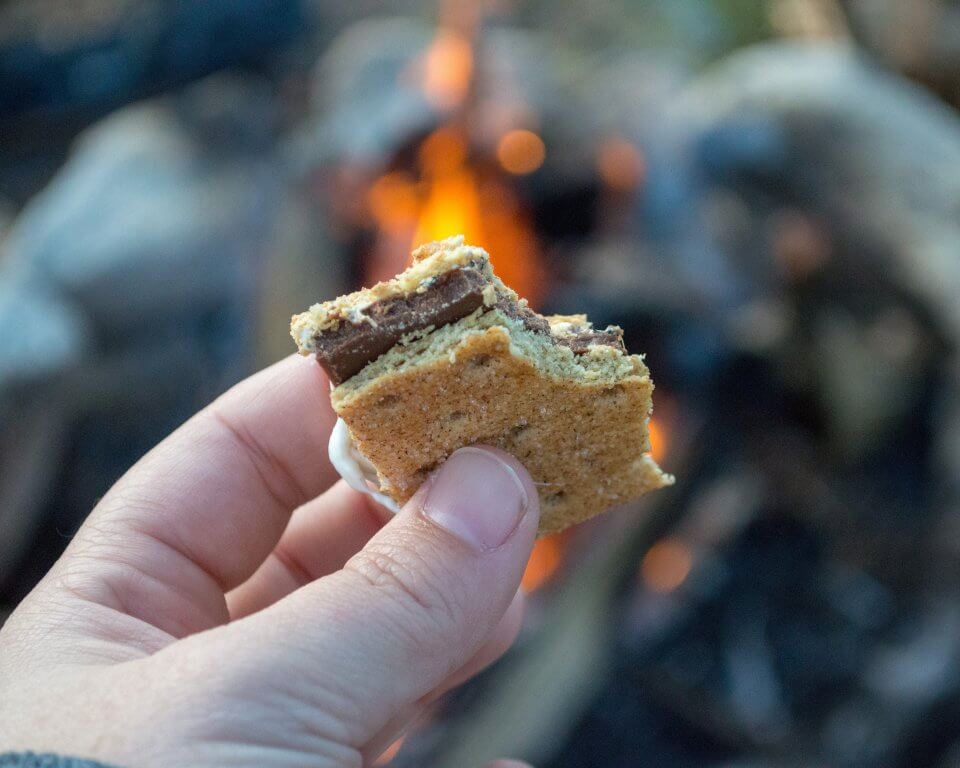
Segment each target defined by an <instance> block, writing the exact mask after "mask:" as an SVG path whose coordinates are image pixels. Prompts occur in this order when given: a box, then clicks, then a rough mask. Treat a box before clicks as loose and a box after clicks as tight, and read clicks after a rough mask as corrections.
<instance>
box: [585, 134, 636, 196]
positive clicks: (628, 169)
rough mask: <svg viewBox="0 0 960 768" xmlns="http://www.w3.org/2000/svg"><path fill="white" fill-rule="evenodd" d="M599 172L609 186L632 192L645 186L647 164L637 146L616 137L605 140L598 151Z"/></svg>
mask: <svg viewBox="0 0 960 768" xmlns="http://www.w3.org/2000/svg"><path fill="white" fill-rule="evenodd" d="M597 172H598V173H599V174H600V178H601V179H603V181H604V183H605V184H606V185H607V186H609V187H611V188H613V189H617V190H621V191H630V190H633V189H636V188H637V187H639V186H641V185H642V184H643V180H644V178H645V176H646V173H647V164H646V161H645V160H644V157H643V154H642V153H641V152H640V149H639V148H638V147H637V146H636V145H635V144H633V143H631V142H629V141H627V140H626V139H624V138H621V137H619V136H614V137H612V138H609V139H607V140H605V141H604V142H603V143H602V144H601V145H600V148H599V149H598V151H597Z"/></svg>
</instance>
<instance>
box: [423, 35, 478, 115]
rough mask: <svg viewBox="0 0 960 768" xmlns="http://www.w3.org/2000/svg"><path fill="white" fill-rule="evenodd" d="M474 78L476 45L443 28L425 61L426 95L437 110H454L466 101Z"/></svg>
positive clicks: (424, 90)
mask: <svg viewBox="0 0 960 768" xmlns="http://www.w3.org/2000/svg"><path fill="white" fill-rule="evenodd" d="M472 78H473V46H471V44H470V40H469V39H468V38H467V37H465V36H464V35H462V34H460V33H459V32H455V31H453V30H450V29H440V30H438V31H437V36H436V37H435V38H434V40H433V42H432V43H431V44H430V47H429V48H428V49H427V52H426V55H425V56H424V62H423V82H422V88H423V93H424V95H425V96H426V97H427V100H428V101H429V102H430V103H431V104H432V105H433V106H434V107H436V108H437V109H441V110H452V109H455V108H456V107H458V106H459V105H460V104H462V103H463V102H464V100H465V99H466V97H467V93H468V91H469V90H470V81H471V79H472Z"/></svg>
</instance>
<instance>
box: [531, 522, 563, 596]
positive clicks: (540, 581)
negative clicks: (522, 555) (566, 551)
mask: <svg viewBox="0 0 960 768" xmlns="http://www.w3.org/2000/svg"><path fill="white" fill-rule="evenodd" d="M561 538H562V537H561V536H560V535H559V534H556V535H553V536H547V537H546V538H543V539H540V540H539V541H538V542H537V543H536V544H534V545H533V552H532V554H531V555H530V561H529V562H528V563H527V570H526V571H524V573H523V580H522V581H521V582H520V587H521V588H522V589H523V591H524V592H528V593H529V592H533V591H535V590H537V589H539V588H540V587H542V586H543V585H544V584H546V583H547V582H548V581H550V579H551V578H552V577H553V575H554V574H555V573H556V572H557V569H558V568H559V567H560V563H562V562H563V542H562V541H561Z"/></svg>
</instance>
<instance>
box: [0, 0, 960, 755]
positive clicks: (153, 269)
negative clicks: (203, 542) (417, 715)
mask: <svg viewBox="0 0 960 768" xmlns="http://www.w3.org/2000/svg"><path fill="white" fill-rule="evenodd" d="M384 8H385V4H382V3H376V2H372V1H370V0H352V1H351V2H341V1H340V0H205V2H189V1H188V0H73V2H70V3H64V2H61V1H60V0H8V1H7V2H6V3H4V4H3V5H2V6H0V137H2V139H0V621H2V619H3V616H5V615H6V614H7V613H8V612H9V611H10V610H12V608H13V607H14V606H15V605H16V604H17V602H18V601H19V600H20V599H21V598H22V597H23V595H24V594H25V593H26V592H27V591H28V590H29V589H30V587H31V586H32V585H33V584H34V583H35V582H36V580H37V579H38V578H39V577H40V576H41V575H42V574H43V573H44V572H45V571H46V570H47V568H48V567H49V566H50V565H51V563H52V562H53V561H54V559H55V558H56V557H57V555H58V554H59V552H60V551H61V550H62V548H63V547H64V546H65V544H66V542H67V540H68V539H69V537H70V535H71V533H72V532H73V531H74V530H76V528H77V526H78V525H79V524H80V522H81V521H82V520H83V518H84V516H85V515H86V514H87V513H88V511H89V510H90V509H91V507H92V506H93V505H94V504H95V502H96V500H97V498H98V497H99V496H100V495H102V494H103V493H104V491H105V490H106V489H107V488H108V487H109V486H110V485H111V484H112V483H113V482H114V480H115V479H116V478H117V477H118V476H119V475H120V474H121V473H122V472H123V471H124V470H125V469H126V468H127V467H128V466H130V465H131V464H132V463H133V462H134V461H135V460H136V459H137V458H138V457H139V456H140V455H142V454H143V453H144V452H145V451H146V450H147V449H148V448H149V447H150V446H151V445H152V444H154V443H155V442H157V441H158V440H160V439H161V438H162V437H163V436H164V435H165V434H166V433H168V432H169V431H170V430H171V429H173V428H174V427H175V426H176V425H178V424H179V423H180V422H182V421H183V420H184V419H185V418H186V417H187V416H189V415H190V414H191V413H193V412H194V411H195V410H197V409H198V408H200V407H201V406H202V405H203V404H205V403H206V402H208V401H209V400H210V399H211V398H212V397H214V396H215V395H216V394H217V393H219V392H221V391H222V390H223V389H225V388H226V387H227V386H229V385H230V384H231V383H232V382H234V381H236V380H238V379H239V378H241V377H243V376H244V375H246V374H247V373H249V372H251V371H253V370H255V369H256V368H258V367H259V366H262V365H264V364H266V363H268V362H270V361H272V360H275V359H277V358H278V357H280V356H282V355H285V354H288V353H289V352H291V351H292V349H293V345H292V342H291V341H290V339H289V337H288V335H287V324H288V322H289V317H290V315H291V314H292V313H293V312H295V311H300V310H302V309H304V308H305V307H307V306H308V305H309V304H311V303H312V302H314V301H316V300H318V299H321V298H329V297H332V296H334V295H336V294H338V293H341V292H344V291H347V290H349V289H352V288H355V287H357V286H359V285H360V284H361V283H368V282H370V281H373V280H376V279H380V278H384V277H388V276H391V275H392V274H394V273H395V272H396V271H398V270H399V269H401V268H402V267H403V266H404V264H405V262H406V259H407V258H408V256H407V254H408V253H409V250H410V247H411V245H412V244H413V243H415V242H421V241H424V240H429V239H433V238H436V237H443V236H446V235H450V234H454V233H458V232H463V233H464V234H465V235H466V236H467V238H468V240H471V241H473V242H477V243H479V244H482V245H485V246H486V247H487V248H488V249H489V250H490V251H491V252H492V253H493V258H494V263H495V265H496V268H497V271H498V272H499V273H500V274H501V275H502V276H504V278H505V279H506V281H507V282H508V283H510V284H511V285H512V286H513V287H514V288H516V289H517V290H518V291H519V292H520V293H521V294H523V295H526V296H528V297H529V298H530V299H531V301H532V303H533V304H534V305H535V306H537V307H538V308H540V309H542V310H544V311H559V312H576V311H586V312H588V313H589V314H590V315H591V316H592V318H593V319H594V320H595V321H596V322H597V323H598V324H599V325H604V324H606V323H608V322H616V323H619V324H621V325H623V326H624V328H625V330H626V337H627V341H628V346H629V348H630V349H632V350H642V351H644V352H646V353H647V360H648V362H649V365H650V368H651V369H652V371H653V373H654V377H655V380H656V383H657V392H656V396H655V401H656V413H655V419H654V423H653V426H652V432H653V434H652V437H653V447H654V452H655V453H656V455H657V457H658V459H659V460H660V461H661V463H662V464H663V465H664V467H665V468H666V469H668V470H669V471H672V472H674V473H675V474H676V475H677V477H678V483H677V485H676V486H675V487H674V488H673V489H670V490H667V491H661V492H659V493H657V494H654V495H653V496H651V497H650V498H648V499H644V500H643V502H642V503H640V504H638V505H636V507H635V508H632V509H628V510H624V511H622V512H618V513H615V514H612V515H608V516H605V517H603V518H601V519H599V520H597V521H594V522H592V523H589V524H586V525H583V526H580V527H579V528H578V529H576V530H573V531H569V532H568V533H567V534H565V535H561V536H559V537H554V538H551V539H547V540H545V541H542V542H541V543H540V544H539V545H538V547H537V550H536V551H535V553H534V557H533V560H532V562H531V565H530V567H529V570H528V572H527V575H526V577H525V585H526V587H527V589H528V591H529V592H530V593H531V600H530V611H529V616H528V622H527V626H526V629H525V631H524V633H523V635H522V636H521V638H520V641H519V642H518V644H517V646H516V647H515V648H514V649H513V650H512V651H511V652H510V654H508V656H507V657H505V658H504V660H503V661H502V662H500V663H499V664H498V665H496V666H495V667H494V668H492V669H491V670H489V671H488V672H486V673H485V674H484V675H483V676H481V677H480V678H479V679H477V680H476V681H474V682H473V683H471V684H470V685H468V686H466V687H465V688H464V689H462V690H460V691H457V692H455V693H454V694H452V695H450V696H448V697H447V698H446V699H445V700H443V701H442V702H441V703H440V704H439V705H438V706H437V707H436V709H435V711H434V712H433V713H432V714H431V717H430V718H429V721H428V722H426V723H425V724H424V725H423V727H422V728H421V729H419V730H418V731H417V732H415V733H413V734H412V735H410V736H408V737H407V739H406V740H405V741H404V742H403V743H402V744H401V743H398V744H396V745H394V746H393V747H391V749H390V751H389V752H388V754H387V755H385V756H384V758H382V761H381V762H382V764H387V762H388V761H390V760H392V762H390V765H395V766H440V767H447V766H449V767H450V768H464V767H465V768H469V767H470V766H478V765H480V764H482V763H483V761H485V760H486V759H487V758H492V757H497V756H500V755H503V754H510V755H515V756H518V757H524V758H526V759H528V760H530V761H532V762H534V763H535V764H537V765H538V766H539V767H540V768H574V767H579V766H595V765H596V766H600V765H602V766H609V767H611V768H617V767H620V766H623V767H626V766H646V765H650V766H661V765H670V766H680V767H681V768H682V767H684V766H729V767H730V768H734V767H736V768H748V767H749V768H754V767H756V768H761V767H764V766H828V765H829V766H838V767H846V766H891V767H897V766H903V767H904V768H906V767H907V766H909V767H910V768H922V767H924V766H930V767H931V768H933V767H936V768H954V767H956V766H960V514H958V513H960V365H958V360H957V358H956V347H957V341H958V339H960V236H958V235H960V231H958V230H960V118H958V115H957V112H956V107H957V106H958V105H960V66H958V65H960V3H958V2H955V1H954V0H909V2H906V1H901V0H847V1H843V0H596V1H594V2H590V3H584V2H582V1H581V0H529V1H528V2H521V1H520V0H487V1H486V2H481V1H480V0H477V2H466V1H461V2H457V1H453V0H451V1H450V2H443V1H441V0H417V1H414V0H406V1H405V2H394V3H390V4H389V14H390V15H386V13H385V11H384Z"/></svg>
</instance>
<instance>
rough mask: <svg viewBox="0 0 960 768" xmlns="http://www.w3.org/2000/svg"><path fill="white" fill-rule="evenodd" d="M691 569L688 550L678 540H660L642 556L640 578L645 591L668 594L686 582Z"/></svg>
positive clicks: (690, 558) (690, 556) (691, 557)
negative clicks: (645, 588)
mask: <svg viewBox="0 0 960 768" xmlns="http://www.w3.org/2000/svg"><path fill="white" fill-rule="evenodd" d="M692 567H693V556H692V554H691V552H690V548H689V547H688V546H687V545H686V544H684V543H683V542H682V541H680V540H679V539H675V538H666V539H661V540H660V541H658V542H657V543H656V544H654V545H653V546H652V547H650V549H649V550H648V551H647V554H646V555H644V558H643V562H641V564H640V576H641V578H642V580H643V583H644V584H645V585H646V587H647V589H649V590H650V591H651V592H657V593H659V594H664V595H665V594H668V593H670V592H673V590H675V589H676V588H677V587H679V586H680V585H681V584H683V582H684V581H686V579H687V576H689V575H690V569H691V568H692Z"/></svg>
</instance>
